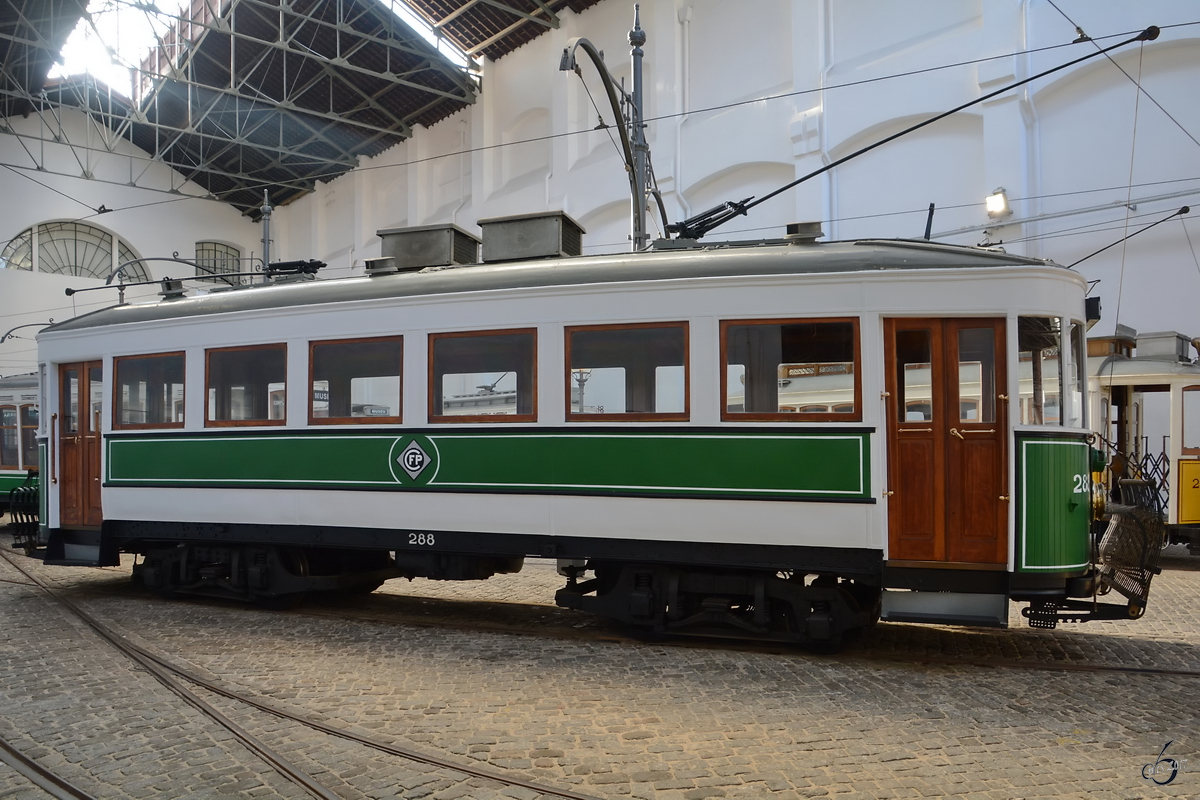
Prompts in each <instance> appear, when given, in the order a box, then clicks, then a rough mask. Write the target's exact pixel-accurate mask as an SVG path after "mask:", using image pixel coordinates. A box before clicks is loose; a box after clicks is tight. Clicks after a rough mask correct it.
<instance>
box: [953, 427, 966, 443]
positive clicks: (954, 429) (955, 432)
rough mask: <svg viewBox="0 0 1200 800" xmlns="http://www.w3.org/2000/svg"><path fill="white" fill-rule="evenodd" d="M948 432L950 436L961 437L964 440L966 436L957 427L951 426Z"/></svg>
mask: <svg viewBox="0 0 1200 800" xmlns="http://www.w3.org/2000/svg"><path fill="white" fill-rule="evenodd" d="M950 434H951V435H952V436H957V437H958V438H960V439H962V440H963V441H964V442H965V441H966V437H964V436H963V435H962V434H961V433H959V432H958V428H951V429H950Z"/></svg>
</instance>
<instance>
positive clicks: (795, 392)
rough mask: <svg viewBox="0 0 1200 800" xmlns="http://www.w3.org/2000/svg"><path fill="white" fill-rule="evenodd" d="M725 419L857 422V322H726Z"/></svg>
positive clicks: (723, 337) (723, 334)
mask: <svg viewBox="0 0 1200 800" xmlns="http://www.w3.org/2000/svg"><path fill="white" fill-rule="evenodd" d="M721 340H722V342H721V344H722V350H723V352H724V367H723V374H722V380H723V383H724V386H723V391H724V395H725V408H724V411H723V412H722V414H721V417H722V419H727V420H737V419H776V420H789V421H792V422H800V421H810V420H812V421H817V420H857V419H860V418H861V416H862V411H861V407H862V400H861V386H860V384H859V380H858V321H857V320H854V319H836V320H780V321H776V320H766V321H762V322H759V321H748V320H747V321H737V322H728V321H727V322H722V323H721Z"/></svg>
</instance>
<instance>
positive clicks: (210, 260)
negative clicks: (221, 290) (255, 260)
mask: <svg viewBox="0 0 1200 800" xmlns="http://www.w3.org/2000/svg"><path fill="white" fill-rule="evenodd" d="M241 257H242V251H241V250H239V249H237V248H236V247H234V246H233V245H228V244H221V243H220V242H196V274H197V275H217V276H220V275H225V274H229V273H235V272H243V271H246V272H248V271H249V270H242V268H241V264H242V262H241ZM211 282H212V283H228V284H230V285H232V286H236V285H238V284H240V283H241V282H242V279H241V278H228V277H214V278H212V279H211Z"/></svg>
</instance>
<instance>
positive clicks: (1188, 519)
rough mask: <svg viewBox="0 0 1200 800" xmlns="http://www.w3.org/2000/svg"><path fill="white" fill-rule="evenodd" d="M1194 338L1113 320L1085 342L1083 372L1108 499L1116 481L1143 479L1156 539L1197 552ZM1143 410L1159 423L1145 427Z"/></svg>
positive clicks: (1199, 402)
mask: <svg viewBox="0 0 1200 800" xmlns="http://www.w3.org/2000/svg"><path fill="white" fill-rule="evenodd" d="M1196 342H1197V340H1195V339H1191V338H1189V337H1187V336H1185V335H1183V334H1181V333H1177V332H1175V331H1162V332H1155V333H1143V334H1140V335H1139V334H1138V332H1137V331H1135V330H1133V329H1131V328H1129V327H1127V326H1124V325H1118V326H1117V329H1116V333H1115V334H1114V335H1113V336H1107V337H1099V338H1093V339H1090V340H1089V341H1088V356H1089V358H1088V374H1089V376H1090V377H1089V383H1090V384H1091V388H1092V394H1091V406H1092V419H1093V420H1095V428H1096V430H1097V431H1098V432H1099V434H1100V436H1101V437H1102V444H1103V447H1104V448H1105V450H1106V453H1107V454H1108V455H1109V459H1108V461H1109V463H1110V465H1111V466H1110V470H1109V476H1108V479H1107V481H1106V483H1107V485H1108V486H1109V487H1110V488H1111V489H1112V491H1113V492H1114V499H1116V500H1118V501H1120V500H1122V499H1123V498H1122V497H1121V496H1120V486H1121V482H1122V481H1123V480H1146V481H1150V482H1151V483H1152V484H1153V486H1154V494H1153V500H1154V503H1155V507H1156V512H1157V513H1158V514H1160V515H1161V516H1162V519H1163V522H1164V524H1165V536H1164V544H1187V545H1188V547H1189V550H1190V551H1191V553H1192V554H1193V555H1200V363H1197V361H1196V360H1195V359H1194V358H1193V351H1194V350H1195V351H1196V352H1198V353H1200V347H1198V346H1197V344H1196ZM1155 403H1157V407H1156V408H1154V409H1151V408H1150V406H1151V405H1153V404H1155ZM1163 412H1165V414H1164V413H1163ZM1148 413H1159V414H1162V415H1163V416H1164V417H1165V420H1166V427H1165V428H1164V429H1162V430H1157V431H1155V432H1154V433H1151V430H1150V425H1149V424H1148V420H1147V414H1148Z"/></svg>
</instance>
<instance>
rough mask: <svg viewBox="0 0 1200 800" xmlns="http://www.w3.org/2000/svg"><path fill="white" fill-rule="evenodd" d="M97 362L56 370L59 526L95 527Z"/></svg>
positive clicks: (99, 390)
mask: <svg viewBox="0 0 1200 800" xmlns="http://www.w3.org/2000/svg"><path fill="white" fill-rule="evenodd" d="M102 378H103V374H102V372H101V367H100V362H99V361H86V362H83V363H79V364H62V365H60V366H59V368H58V386H59V391H60V392H61V393H62V394H61V402H60V403H59V405H58V409H59V411H58V416H59V423H58V459H59V464H60V466H59V470H58V471H59V475H60V478H59V482H60V485H59V525H60V526H61V527H71V526H85V527H92V526H97V527H98V526H99V525H100V523H101V522H102V521H103V515H102V514H101V513H100V448H101V438H100V408H101V404H102V401H103V398H104V388H103V387H104V384H103V382H102Z"/></svg>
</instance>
